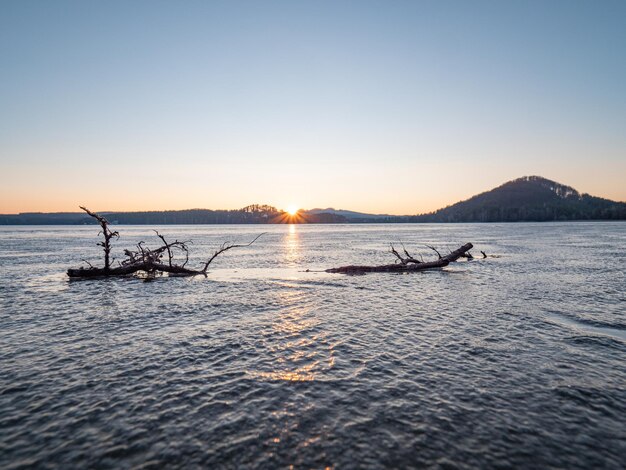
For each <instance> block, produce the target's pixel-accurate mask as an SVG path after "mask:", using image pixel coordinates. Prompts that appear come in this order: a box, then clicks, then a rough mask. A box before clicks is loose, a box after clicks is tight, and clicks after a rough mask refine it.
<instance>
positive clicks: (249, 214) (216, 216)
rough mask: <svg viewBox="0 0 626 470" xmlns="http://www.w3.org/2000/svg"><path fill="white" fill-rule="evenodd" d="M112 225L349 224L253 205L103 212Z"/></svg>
mask: <svg viewBox="0 0 626 470" xmlns="http://www.w3.org/2000/svg"><path fill="white" fill-rule="evenodd" d="M101 214H102V215H103V216H105V217H106V218H107V219H108V220H109V221H110V222H111V223H112V224H124V225H143V224H149V225H168V224H181V225H183V224H280V223H290V222H299V223H300V222H306V223H345V222H347V220H346V218H345V217H342V216H339V215H336V214H325V213H321V214H310V215H309V214H307V215H306V216H304V217H303V216H298V217H297V220H294V218H293V217H292V216H290V215H289V214H287V213H286V212H284V211H280V210H278V209H276V208H275V207H272V206H268V205H260V204H252V205H250V206H246V207H244V208H243V209H236V210H209V209H188V210H179V211H146V212H102V213H101ZM95 223H97V222H96V221H95V219H93V218H92V217H89V216H88V215H87V214H85V213H84V212H59V213H39V212H31V213H21V214H15V215H0V225H83V224H85V225H91V224H95Z"/></svg>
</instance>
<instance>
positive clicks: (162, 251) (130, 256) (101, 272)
mask: <svg viewBox="0 0 626 470" xmlns="http://www.w3.org/2000/svg"><path fill="white" fill-rule="evenodd" d="M80 208H81V209H82V210H84V211H85V212H86V213H87V214H89V215H90V216H91V217H93V218H95V219H96V220H97V221H98V223H99V224H100V227H101V228H102V231H101V232H100V233H102V234H103V235H104V241H102V242H99V243H98V245H99V246H101V247H102V248H103V250H104V267H103V268H97V267H94V266H93V265H92V264H91V263H89V262H88V261H85V260H83V261H85V262H86V263H87V264H88V265H89V267H80V268H78V269H68V270H67V275H68V276H69V277H72V278H81V277H102V276H125V275H128V274H133V273H136V272H140V271H142V272H145V273H148V274H149V275H155V274H160V273H169V274H174V275H178V276H195V275H198V274H201V275H204V276H206V275H207V270H208V269H209V265H210V264H211V262H212V261H213V260H214V259H215V258H217V257H218V256H219V255H221V254H222V253H224V252H225V251H228V250H231V249H233V248H241V247H245V246H250V245H252V244H253V243H254V242H255V241H257V240H258V238H259V237H260V236H261V235H263V234H260V235H258V236H257V237H256V238H254V240H252V241H251V242H250V243H245V244H241V245H237V244H234V243H229V242H225V243H223V244H222V246H221V247H220V248H219V249H217V250H216V251H215V253H213V255H212V256H211V257H210V258H209V259H208V260H207V261H206V263H204V265H203V266H202V268H201V269H191V268H188V267H187V266H186V265H187V262H188V261H189V248H188V244H190V243H191V242H189V241H182V242H180V241H178V240H176V241H173V242H168V241H167V240H165V237H164V236H163V235H161V234H160V233H159V232H157V231H156V230H155V231H154V232H155V233H156V235H157V237H158V238H159V239H160V240H161V242H162V243H163V244H162V245H161V246H159V247H158V248H156V249H150V248H148V247H146V246H144V242H143V241H141V242H139V243H138V244H137V247H136V250H124V255H125V256H126V259H125V260H123V261H122V262H119V263H118V266H114V267H113V266H112V263H113V261H114V260H113V261H111V259H110V257H111V240H112V239H113V238H119V233H118V232H114V231H111V229H110V228H109V222H108V220H107V219H106V218H104V217H103V216H101V215H99V214H96V213H95V212H91V211H90V210H89V209H87V208H86V207H82V206H80ZM176 253H178V254H183V255H184V261H183V262H182V264H176V263H175V262H174V259H175V256H176ZM166 254H167V261H164V260H163V257H164V256H165V255H166Z"/></svg>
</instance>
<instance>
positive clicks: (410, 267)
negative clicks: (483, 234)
mask: <svg viewBox="0 0 626 470" xmlns="http://www.w3.org/2000/svg"><path fill="white" fill-rule="evenodd" d="M473 246H474V245H472V244H471V243H466V244H465V245H463V246H462V247H460V248H458V249H456V250H454V251H453V252H451V253H450V254H449V255H447V256H441V254H439V252H438V251H437V250H435V249H434V248H432V247H430V246H429V247H428V248H431V249H432V250H434V251H435V252H437V254H438V255H439V259H438V260H436V261H428V262H423V261H418V260H416V259H415V258H413V257H412V256H411V255H409V253H408V252H407V251H406V250H404V251H405V253H406V255H407V258H403V257H402V256H401V255H400V254H399V253H398V251H397V250H396V249H395V248H394V247H393V245H391V253H392V254H393V255H394V256H396V257H397V258H399V260H400V263H397V262H396V263H394V264H384V265H380V266H358V265H357V266H354V265H351V266H342V267H339V268H330V269H327V270H326V272H327V273H340V274H366V273H412V272H417V271H424V270H426V269H436V268H443V267H445V266H447V265H448V264H450V263H453V262H455V261H456V260H458V259H459V258H460V257H462V256H464V255H465V254H466V253H467V251H469V250H471V249H472V248H473Z"/></svg>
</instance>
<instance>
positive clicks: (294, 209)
mask: <svg viewBox="0 0 626 470" xmlns="http://www.w3.org/2000/svg"><path fill="white" fill-rule="evenodd" d="M299 210H300V208H299V207H298V206H297V205H295V204H289V205H288V206H287V209H285V212H287V214H289V215H290V216H292V217H293V216H294V215H296V214H297V213H298V211H299Z"/></svg>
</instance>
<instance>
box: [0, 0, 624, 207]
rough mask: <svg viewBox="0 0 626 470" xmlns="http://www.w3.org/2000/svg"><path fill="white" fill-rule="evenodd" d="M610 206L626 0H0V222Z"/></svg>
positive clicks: (615, 177) (619, 145)
mask: <svg viewBox="0 0 626 470" xmlns="http://www.w3.org/2000/svg"><path fill="white" fill-rule="evenodd" d="M529 174H539V175H542V176H546V177H548V178H551V179H555V180H557V181H559V182H562V183H566V184H570V185H572V186H574V187H576V188H577V189H579V190H581V191H585V192H590V193H592V194H595V195H600V196H605V197H610V198H613V199H620V200H626V183H625V181H626V1H552V0H547V1H536V2H534V1H528V0H527V1H487V2H470V1H459V2H450V1H431V2H418V1H377V2H366V1H355V2H347V1H311V2H299V1H290V2H269V1H267V2H265V1H250V2H238V1H228V2H210V1H198V2H194V1H184V2H175V1H166V2H159V1H146V2H140V1H123V2H115V1H87V0H84V1H75V2H74V1H72V2H68V1H30V0H15V1H7V0H4V1H2V2H0V186H1V187H0V212H18V211H28V210H75V209H77V205H78V204H79V203H81V204H86V205H88V206H89V207H91V208H92V209H94V210H129V209H130V210H132V209H177V208H189V207H207V208H237V207H241V206H244V205H247V204H250V203H254V202H257V203H268V204H273V205H276V206H278V207H285V206H287V205H288V204H293V203H295V204H299V205H301V206H304V207H308V208H311V207H314V206H317V207H321V206H323V207H327V206H335V207H342V208H346V209H353V210H363V211H370V212H389V213H417V212H422V211H426V210H431V209H435V208H437V207H439V206H442V205H446V204H450V203H453V202H456V201H457V200H458V199H462V198H466V197H469V196H471V195H472V194H474V193H476V192H480V191H484V190H487V189H490V188H491V187H493V186H496V185H498V184H501V183H503V182H505V181H506V180H509V179H512V178H515V177H518V176H523V175H529Z"/></svg>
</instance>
